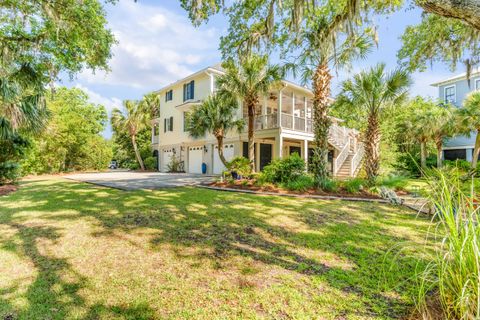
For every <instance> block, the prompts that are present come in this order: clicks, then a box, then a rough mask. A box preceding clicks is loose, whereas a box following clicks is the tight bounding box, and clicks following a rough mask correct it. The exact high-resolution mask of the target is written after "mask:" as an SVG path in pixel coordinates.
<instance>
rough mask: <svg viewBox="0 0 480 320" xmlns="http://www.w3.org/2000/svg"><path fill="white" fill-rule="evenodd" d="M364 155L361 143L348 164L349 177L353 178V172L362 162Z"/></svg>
mask: <svg viewBox="0 0 480 320" xmlns="http://www.w3.org/2000/svg"><path fill="white" fill-rule="evenodd" d="M364 154H365V147H364V145H363V143H359V146H358V149H357V152H356V153H355V154H354V156H353V157H352V161H351V162H350V176H351V177H353V175H354V174H355V171H357V169H358V166H359V165H360V163H361V162H362V159H363V156H364Z"/></svg>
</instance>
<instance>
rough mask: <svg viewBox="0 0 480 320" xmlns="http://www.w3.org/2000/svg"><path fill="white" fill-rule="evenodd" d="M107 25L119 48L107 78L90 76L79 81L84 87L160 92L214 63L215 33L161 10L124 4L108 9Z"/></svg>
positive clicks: (129, 2) (181, 16)
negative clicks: (100, 86) (160, 89)
mask: <svg viewBox="0 0 480 320" xmlns="http://www.w3.org/2000/svg"><path fill="white" fill-rule="evenodd" d="M108 20H109V26H110V28H111V29H112V30H113V32H114V34H115V36H116V39H117V40H118V41H119V43H118V44H117V45H116V46H115V47H114V48H113V55H114V56H113V58H112V59H111V60H110V62H109V65H110V68H111V71H110V72H109V73H105V72H97V73H96V74H95V75H94V74H92V73H90V72H89V71H85V72H84V73H82V74H81V75H80V76H79V78H78V80H80V81H81V82H83V83H88V84H102V85H112V86H114V85H121V86H128V87H132V88H142V89H145V92H146V91H148V90H152V89H157V88H160V87H162V86H164V85H166V84H168V83H171V82H173V81H175V80H178V79H179V78H181V77H184V76H186V75H188V74H190V73H192V72H194V71H197V69H200V68H203V67H206V66H207V65H208V64H209V62H212V61H217V60H218V56H219V53H218V51H217V48H218V41H219V37H220V35H219V31H218V30H217V29H215V28H212V27H206V26H203V27H201V28H198V29H197V28H195V27H193V26H192V25H191V23H190V21H189V20H188V18H187V17H186V15H178V14H176V13H173V12H171V11H169V10H167V9H165V8H163V7H161V6H149V5H144V4H140V3H138V2H137V3H134V2H133V1H122V2H119V3H118V4H117V5H116V6H114V7H112V8H111V10H109V14H108Z"/></svg>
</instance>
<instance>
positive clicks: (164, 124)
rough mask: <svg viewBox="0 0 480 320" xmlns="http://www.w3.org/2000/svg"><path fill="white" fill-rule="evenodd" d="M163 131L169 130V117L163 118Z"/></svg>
mask: <svg viewBox="0 0 480 320" xmlns="http://www.w3.org/2000/svg"><path fill="white" fill-rule="evenodd" d="M163 132H167V118H164V119H163Z"/></svg>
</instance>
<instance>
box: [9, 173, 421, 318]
mask: <svg viewBox="0 0 480 320" xmlns="http://www.w3.org/2000/svg"><path fill="white" fill-rule="evenodd" d="M428 225H429V223H428V221H427V220H426V219H424V218H421V217H416V216H415V214H414V213H412V212H411V211H405V210H403V209H401V208H396V207H392V206H389V205H381V204H374V203H352V202H342V201H319V200H313V199H295V198H283V197H273V196H270V197H267V196H255V195H247V194H235V193H224V192H218V191H212V190H205V189H196V188H177V189H168V190H158V191H135V192H124V191H119V190H114V189H108V188H101V187H96V186H93V185H89V184H82V183H76V182H72V181H65V180H62V179H59V178H52V179H50V178H44V179H37V180H27V181H24V182H22V183H21V188H20V190H19V191H17V192H16V193H14V194H10V195H8V196H3V197H0V270H2V272H1V273H0V316H7V315H13V318H14V319H66V318H68V319H184V318H196V319H225V318H237V319H240V318H241V319H258V318H265V319H269V318H275V319H290V318H297V319H301V318H316V319H318V318H322V319H396V318H399V317H402V316H403V315H405V314H407V313H408V312H409V310H411V307H412V300H411V294H412V283H411V281H410V280H409V279H410V278H411V277H412V275H413V273H414V269H415V266H416V263H417V261H420V263H421V264H422V263H424V262H422V261H421V259H422V257H420V256H418V253H417V252H420V250H418V251H417V250H416V249H415V248H418V247H419V246H422V245H423V243H424V235H425V232H426V230H427V228H428ZM406 243H408V244H410V246H408V248H410V249H405V247H404V246H403V245H400V244H406ZM402 248H403V250H401V249H402ZM387 252H388V254H387ZM393 261H394V263H393ZM5 271H6V272H5Z"/></svg>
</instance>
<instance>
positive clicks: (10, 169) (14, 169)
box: [0, 161, 20, 186]
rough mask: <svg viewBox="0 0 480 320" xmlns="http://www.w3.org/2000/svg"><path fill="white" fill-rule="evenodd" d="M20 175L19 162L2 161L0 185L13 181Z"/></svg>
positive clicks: (0, 165)
mask: <svg viewBox="0 0 480 320" xmlns="http://www.w3.org/2000/svg"><path fill="white" fill-rule="evenodd" d="M19 177H20V165H19V164H18V163H17V162H13V161H6V162H2V163H0V186H1V185H4V184H7V183H13V182H15V181H16V180H17V179H18V178H19Z"/></svg>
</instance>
